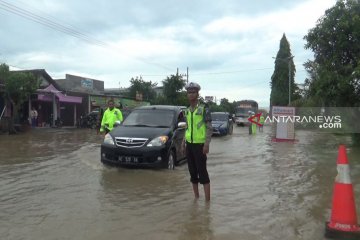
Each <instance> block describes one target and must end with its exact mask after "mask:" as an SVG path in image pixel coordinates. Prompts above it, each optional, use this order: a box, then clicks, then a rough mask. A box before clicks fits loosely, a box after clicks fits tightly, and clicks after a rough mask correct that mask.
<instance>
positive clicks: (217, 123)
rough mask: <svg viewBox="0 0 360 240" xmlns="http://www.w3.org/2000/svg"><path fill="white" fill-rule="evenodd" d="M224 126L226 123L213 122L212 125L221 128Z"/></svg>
mask: <svg viewBox="0 0 360 240" xmlns="http://www.w3.org/2000/svg"><path fill="white" fill-rule="evenodd" d="M223 124H226V121H211V125H212V126H213V127H219V126H221V125H223Z"/></svg>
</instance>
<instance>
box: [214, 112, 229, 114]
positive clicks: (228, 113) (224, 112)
mask: <svg viewBox="0 0 360 240" xmlns="http://www.w3.org/2000/svg"><path fill="white" fill-rule="evenodd" d="M212 113H215V114H229V113H228V112H212Z"/></svg>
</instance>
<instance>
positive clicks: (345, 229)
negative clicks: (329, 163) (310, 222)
mask: <svg viewBox="0 0 360 240" xmlns="http://www.w3.org/2000/svg"><path fill="white" fill-rule="evenodd" d="M336 164H337V171H338V175H337V176H336V178H335V184H334V192H333V199H332V210H331V217H330V222H326V230H325V237H328V238H343V239H360V227H359V225H358V222H357V216H356V207H355V200H354V191H353V186H352V184H351V180H350V167H349V164H348V159H347V156H346V148H345V146H344V145H340V146H339V153H338V158H337V163H336Z"/></svg>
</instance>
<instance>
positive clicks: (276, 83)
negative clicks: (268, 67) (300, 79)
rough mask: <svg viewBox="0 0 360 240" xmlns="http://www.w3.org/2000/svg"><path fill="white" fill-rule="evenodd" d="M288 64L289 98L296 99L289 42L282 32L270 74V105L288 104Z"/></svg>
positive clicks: (293, 66) (292, 60)
mask: <svg viewBox="0 0 360 240" xmlns="http://www.w3.org/2000/svg"><path fill="white" fill-rule="evenodd" d="M289 64H290V99H291V101H293V100H296V99H297V98H299V96H297V95H295V92H296V90H297V86H296V85H295V81H294V79H295V77H294V76H295V72H296V69H295V64H294V59H293V56H292V54H291V49H290V44H289V42H288V40H287V38H286V36H285V33H284V34H283V36H282V38H281V40H280V48H279V51H278V53H277V54H276V58H275V69H274V73H273V75H272V76H271V84H270V85H271V93H270V105H271V106H275V105H277V106H287V105H288V104H289Z"/></svg>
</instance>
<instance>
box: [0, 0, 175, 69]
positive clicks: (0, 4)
mask: <svg viewBox="0 0 360 240" xmlns="http://www.w3.org/2000/svg"><path fill="white" fill-rule="evenodd" d="M0 9H3V10H5V11H7V12H10V13H13V14H15V15H18V16H20V17H23V18H25V19H28V20H30V21H33V22H35V23H38V24H41V25H43V26H46V27H49V28H51V29H52V30H56V31H58V32H62V33H65V34H67V35H70V36H73V37H75V38H78V39H80V40H82V41H85V42H87V43H89V44H92V45H96V46H99V47H103V48H107V49H113V48H116V49H117V50H119V48H117V47H116V46H113V45H109V44H108V43H106V42H103V41H100V40H97V39H96V38H93V37H91V36H90V35H88V34H85V33H83V32H81V31H78V30H76V29H74V28H73V27H67V26H65V25H63V24H60V23H58V22H56V21H53V20H51V19H48V18H46V17H42V16H39V15H37V14H35V13H33V12H31V11H29V10H26V9H25V8H21V7H18V6H16V5H14V4H11V3H9V2H6V1H3V0H0ZM132 58H134V57H132ZM134 59H136V60H138V61H141V62H144V63H146V64H150V65H156V66H158V67H161V68H164V69H166V70H172V69H173V68H170V67H167V66H165V65H163V64H160V63H155V62H151V61H148V60H147V59H145V58H142V57H136V58H134Z"/></svg>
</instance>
